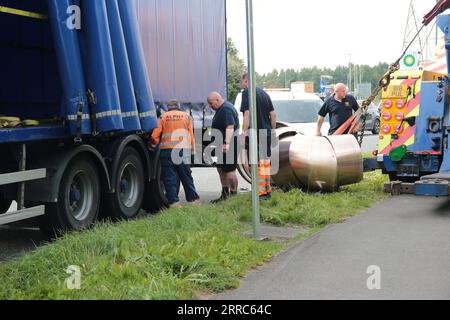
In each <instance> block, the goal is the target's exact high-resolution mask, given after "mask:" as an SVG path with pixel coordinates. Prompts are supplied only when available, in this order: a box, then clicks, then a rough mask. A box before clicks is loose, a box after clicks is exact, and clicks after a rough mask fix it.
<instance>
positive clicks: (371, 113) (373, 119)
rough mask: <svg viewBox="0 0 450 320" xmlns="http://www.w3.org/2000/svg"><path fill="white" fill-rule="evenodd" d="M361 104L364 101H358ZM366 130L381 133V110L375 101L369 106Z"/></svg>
mask: <svg viewBox="0 0 450 320" xmlns="http://www.w3.org/2000/svg"><path fill="white" fill-rule="evenodd" d="M358 103H359V105H361V104H362V101H358ZM364 129H365V130H366V131H370V132H372V133H373V134H379V133H380V111H379V107H378V106H377V105H375V104H374V103H373V102H372V103H371V104H370V106H369V107H368V108H367V113H366V126H365V128H364Z"/></svg>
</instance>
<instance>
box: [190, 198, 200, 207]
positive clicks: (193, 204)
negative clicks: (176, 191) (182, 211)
mask: <svg viewBox="0 0 450 320" xmlns="http://www.w3.org/2000/svg"><path fill="white" fill-rule="evenodd" d="M202 204H203V203H202V202H201V201H200V199H199V200H194V201H191V202H189V205H190V206H191V207H200V206H201V205H202Z"/></svg>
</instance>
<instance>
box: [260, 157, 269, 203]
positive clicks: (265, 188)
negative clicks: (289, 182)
mask: <svg viewBox="0 0 450 320" xmlns="http://www.w3.org/2000/svg"><path fill="white" fill-rule="evenodd" d="M258 179H259V181H258V184H259V196H265V195H267V194H269V193H270V192H272V186H271V184H270V160H259V167H258Z"/></svg>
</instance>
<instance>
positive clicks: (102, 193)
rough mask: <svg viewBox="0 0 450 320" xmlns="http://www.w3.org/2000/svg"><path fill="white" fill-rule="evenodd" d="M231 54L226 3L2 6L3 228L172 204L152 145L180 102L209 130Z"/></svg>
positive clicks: (84, 223)
mask: <svg viewBox="0 0 450 320" xmlns="http://www.w3.org/2000/svg"><path fill="white" fill-rule="evenodd" d="M226 55H227V48H226V4H225V0H170V1H168V0H95V1H93V0H46V1H41V0H39V1H38V0H24V1H16V0H1V1H0V59H1V61H2V64H1V69H0V155H1V156H0V170H1V171H0V225H2V224H8V223H13V222H17V221H20V220H24V219H29V218H37V219H38V220H39V223H40V226H41V229H42V230H44V231H45V232H49V233H53V232H54V231H55V230H58V231H65V230H81V229H85V228H88V227H89V226H91V225H92V224H94V223H95V221H97V220H98V219H99V217H111V218H113V219H127V218H133V217H136V216H137V215H139V214H140V212H141V210H142V209H144V210H146V211H155V210H158V209H160V208H161V207H163V206H164V205H166V204H167V200H166V199H165V195H164V188H163V186H162V183H161V168H160V165H159V162H158V158H159V157H158V151H157V150H149V149H148V147H147V146H148V142H147V139H148V135H149V133H150V132H151V131H152V130H153V129H154V128H155V127H156V126H157V116H158V115H159V113H160V112H163V110H164V109H165V104H166V103H167V102H168V101H170V100H171V99H178V100H179V101H180V102H181V103H182V107H183V108H184V109H185V110H186V111H188V112H190V113H191V115H192V116H193V117H194V120H195V128H196V130H200V131H205V128H206V127H207V126H208V123H207V120H208V119H209V120H210V119H211V111H210V110H209V109H208V108H207V106H206V105H205V103H204V101H205V100H206V96H207V94H208V93H209V92H211V91H219V92H220V93H222V94H223V95H224V96H226V73H227V66H226ZM197 143H200V144H202V141H197ZM13 201H16V202H17V211H15V212H10V211H9V209H10V206H11V203H12V202H13Z"/></svg>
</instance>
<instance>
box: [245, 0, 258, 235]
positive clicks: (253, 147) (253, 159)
mask: <svg viewBox="0 0 450 320" xmlns="http://www.w3.org/2000/svg"><path fill="white" fill-rule="evenodd" d="M246 7H247V52H248V81H249V88H248V98H249V107H250V117H251V122H250V123H251V129H250V164H251V167H252V205H253V237H254V238H255V239H256V240H260V239H261V216H260V207H259V205H260V203H259V185H258V179H259V177H258V136H257V134H258V120H257V109H256V84H255V47H254V37H253V1H252V0H246Z"/></svg>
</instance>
